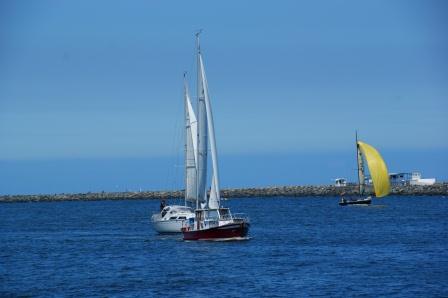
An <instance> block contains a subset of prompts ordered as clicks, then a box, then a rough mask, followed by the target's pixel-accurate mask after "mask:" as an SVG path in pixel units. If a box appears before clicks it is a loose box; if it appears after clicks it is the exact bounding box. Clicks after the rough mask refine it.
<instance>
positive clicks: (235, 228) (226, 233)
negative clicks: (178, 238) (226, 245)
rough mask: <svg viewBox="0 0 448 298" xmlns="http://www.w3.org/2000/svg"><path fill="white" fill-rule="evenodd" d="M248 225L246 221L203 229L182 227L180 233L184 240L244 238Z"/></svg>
mask: <svg viewBox="0 0 448 298" xmlns="http://www.w3.org/2000/svg"><path fill="white" fill-rule="evenodd" d="M249 227H250V224H249V223H248V222H240V223H229V224H226V225H222V226H220V227H215V228H210V229H204V230H195V231H187V230H186V229H182V233H183V234H184V240H224V239H225V240H232V239H241V238H245V237H246V236H247V233H248V232H249Z"/></svg>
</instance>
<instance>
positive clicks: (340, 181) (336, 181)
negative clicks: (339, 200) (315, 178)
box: [334, 178, 347, 187]
mask: <svg viewBox="0 0 448 298" xmlns="http://www.w3.org/2000/svg"><path fill="white" fill-rule="evenodd" d="M334 186H336V187H340V186H347V179H345V178H336V179H334Z"/></svg>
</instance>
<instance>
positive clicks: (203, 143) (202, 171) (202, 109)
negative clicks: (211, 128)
mask: <svg viewBox="0 0 448 298" xmlns="http://www.w3.org/2000/svg"><path fill="white" fill-rule="evenodd" d="M199 33H200V32H199ZM199 33H198V34H196V42H197V49H198V58H197V60H198V61H197V64H198V65H197V68H198V86H197V92H198V94H197V95H198V109H197V112H198V140H197V143H198V145H197V152H198V153H197V158H198V162H197V171H198V174H197V179H198V182H197V203H198V205H199V204H200V205H201V207H204V206H205V205H206V203H207V191H206V189H207V148H208V136H207V122H208V120H207V111H206V104H205V92H204V80H203V77H202V72H201V71H199V70H200V69H201V66H200V65H201V62H200V61H201V58H200V57H201V48H200V45H199Z"/></svg>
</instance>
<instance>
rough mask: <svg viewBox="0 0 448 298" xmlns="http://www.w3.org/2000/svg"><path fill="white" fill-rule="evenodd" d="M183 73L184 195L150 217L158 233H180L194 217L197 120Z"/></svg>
mask: <svg viewBox="0 0 448 298" xmlns="http://www.w3.org/2000/svg"><path fill="white" fill-rule="evenodd" d="M185 76H186V74H185V73H184V114H185V130H184V132H185V162H184V165H185V167H184V169H185V197H184V206H180V205H170V206H162V207H163V208H162V209H161V210H160V213H156V214H154V215H153V216H152V217H151V222H152V225H153V227H154V229H155V230H156V231H157V232H158V233H181V232H182V231H181V229H182V224H183V222H184V221H185V220H189V219H190V218H194V212H193V206H194V204H195V203H196V201H197V195H196V193H197V186H196V184H197V182H196V181H197V170H196V168H197V160H198V157H197V148H196V147H197V137H198V128H197V126H198V121H197V120H196V115H195V113H194V110H193V106H192V105H191V99H190V95H189V91H188V84H187V80H186V77H185Z"/></svg>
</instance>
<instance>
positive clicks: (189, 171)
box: [184, 75, 198, 203]
mask: <svg viewBox="0 0 448 298" xmlns="http://www.w3.org/2000/svg"><path fill="white" fill-rule="evenodd" d="M184 98H185V201H186V202H190V203H194V202H195V201H196V197H197V195H196V193H197V167H196V165H197V133H198V128H197V125H198V122H197V120H196V115H195V114H194V110H193V107H192V106H191V100H190V95H189V92H188V84H187V81H186V79H185V75H184Z"/></svg>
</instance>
